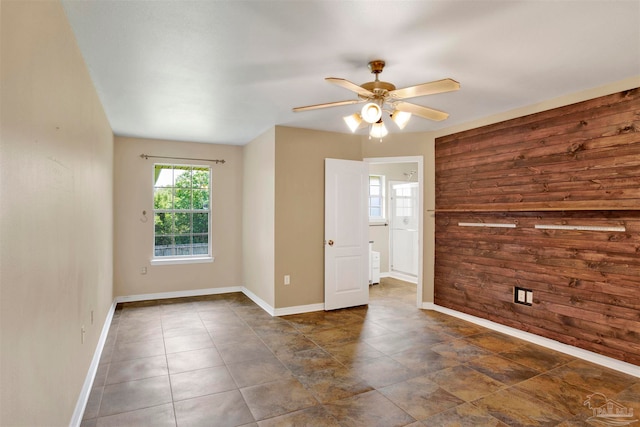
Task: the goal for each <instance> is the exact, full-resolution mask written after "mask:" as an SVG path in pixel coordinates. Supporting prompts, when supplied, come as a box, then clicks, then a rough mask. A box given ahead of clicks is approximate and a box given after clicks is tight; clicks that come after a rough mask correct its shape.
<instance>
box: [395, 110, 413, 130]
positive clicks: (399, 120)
mask: <svg viewBox="0 0 640 427" xmlns="http://www.w3.org/2000/svg"><path fill="white" fill-rule="evenodd" d="M410 118H411V113H408V112H406V111H398V110H396V111H394V112H393V113H391V120H393V122H394V123H395V124H396V125H397V126H398V127H399V128H400V130H403V129H404V128H405V126H407V123H409V119H410Z"/></svg>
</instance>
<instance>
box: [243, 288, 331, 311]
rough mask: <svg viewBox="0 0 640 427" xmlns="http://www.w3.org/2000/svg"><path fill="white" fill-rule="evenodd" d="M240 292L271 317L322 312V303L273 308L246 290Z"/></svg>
mask: <svg viewBox="0 0 640 427" xmlns="http://www.w3.org/2000/svg"><path fill="white" fill-rule="evenodd" d="M242 292H243V293H244V294H245V295H246V296H247V297H249V298H250V299H251V301H253V302H255V303H256V304H257V305H258V306H260V308H262V309H263V310H264V311H266V312H267V313H269V314H270V315H271V316H288V315H290V314H300V313H309V312H312V311H323V310H324V303H319V304H308V305H296V306H293V307H283V308H273V307H272V306H270V305H269V304H267V303H266V302H265V301H264V300H263V299H262V298H260V297H259V296H257V295H256V294H254V293H253V292H251V291H250V290H249V289H247V288H242Z"/></svg>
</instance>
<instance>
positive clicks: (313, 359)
mask: <svg viewBox="0 0 640 427" xmlns="http://www.w3.org/2000/svg"><path fill="white" fill-rule="evenodd" d="M279 359H280V360H282V363H284V365H285V366H286V367H287V368H289V370H291V372H293V373H294V374H295V375H304V374H308V373H312V372H315V371H318V370H324V369H330V368H339V367H341V366H342V365H341V364H340V362H338V361H337V360H336V359H334V358H333V356H331V355H330V354H329V353H327V352H326V351H324V350H322V349H321V348H319V347H318V348H314V349H311V350H303V351H298V352H296V353H294V354H292V355H285V356H280V357H279Z"/></svg>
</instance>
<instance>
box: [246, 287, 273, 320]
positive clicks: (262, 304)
mask: <svg viewBox="0 0 640 427" xmlns="http://www.w3.org/2000/svg"><path fill="white" fill-rule="evenodd" d="M242 293H243V294H245V295H246V296H247V297H248V298H249V299H250V300H251V301H253V302H255V303H256V304H257V305H258V306H259V307H260V308H261V309H263V310H264V311H266V312H267V313H269V314H270V315H271V316H275V314H274V313H275V309H274V308H273V307H271V306H270V305H269V304H268V303H267V302H266V301H265V300H263V299H262V298H260V297H259V296H258V295H256V294H254V293H253V292H251V291H250V290H249V289H247V288H245V287H244V286H243V287H242Z"/></svg>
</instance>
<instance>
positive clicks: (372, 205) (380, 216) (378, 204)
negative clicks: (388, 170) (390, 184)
mask: <svg viewBox="0 0 640 427" xmlns="http://www.w3.org/2000/svg"><path fill="white" fill-rule="evenodd" d="M384 220H385V215H384V176H382V175H369V221H370V222H380V221H384Z"/></svg>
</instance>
